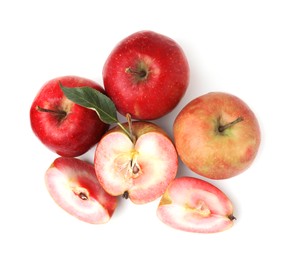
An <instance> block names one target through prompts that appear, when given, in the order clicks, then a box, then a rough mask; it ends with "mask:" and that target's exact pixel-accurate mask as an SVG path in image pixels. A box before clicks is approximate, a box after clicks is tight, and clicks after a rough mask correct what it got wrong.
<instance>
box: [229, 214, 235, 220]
mask: <svg viewBox="0 0 286 260" xmlns="http://www.w3.org/2000/svg"><path fill="white" fill-rule="evenodd" d="M228 218H229V219H230V220H231V221H233V220H236V217H235V216H233V215H230V216H228Z"/></svg>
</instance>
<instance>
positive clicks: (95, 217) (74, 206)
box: [45, 157, 117, 224]
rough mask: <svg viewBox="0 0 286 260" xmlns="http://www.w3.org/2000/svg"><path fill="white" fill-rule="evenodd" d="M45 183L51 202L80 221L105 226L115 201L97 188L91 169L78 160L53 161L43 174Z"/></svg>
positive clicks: (100, 188) (63, 158)
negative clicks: (52, 200)
mask: <svg viewBox="0 0 286 260" xmlns="http://www.w3.org/2000/svg"><path fill="white" fill-rule="evenodd" d="M45 182H46V186H47V189H48V191H49V193H50V195H51V197H52V198H53V199H54V201H55V202H56V203H57V204H58V205H59V206H60V207H61V208H63V209H64V210H65V211H67V212H68V213H69V214H71V215H73V216H74V217H76V218H78V219H80V220H82V221H84V222H87V223H91V224H103V223H106V222H108V221H109V220H110V218H111V216H112V214H113V212H114V210H115V208H116V205H117V198H116V197H113V196H111V195H109V194H108V193H107V192H106V191H105V190H104V189H103V188H102V187H101V186H100V184H99V182H98V180H97V178H96V174H95V172H94V166H93V165H92V164H89V163H87V162H84V161H82V160H79V159H76V158H71V157H59V158H57V159H55V161H54V162H53V163H52V165H51V166H50V167H49V169H48V170H47V171H46V175H45Z"/></svg>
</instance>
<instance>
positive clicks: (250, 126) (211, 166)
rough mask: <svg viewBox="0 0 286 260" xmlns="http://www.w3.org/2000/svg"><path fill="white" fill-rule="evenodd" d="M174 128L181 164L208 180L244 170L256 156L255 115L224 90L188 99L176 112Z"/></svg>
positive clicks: (257, 133)
mask: <svg viewBox="0 0 286 260" xmlns="http://www.w3.org/2000/svg"><path fill="white" fill-rule="evenodd" d="M173 131H174V140H175V146H176V149H177V152H178V154H179V157H180V158H181V159H182V161H183V163H184V164H185V165H187V166H188V167H189V168H190V169H191V170H192V171H194V172H195V173H197V174H199V175H202V176H204V177H208V178H211V179H226V178H230V177H233V176H235V175H238V174H240V173H242V172H244V171H245V170H246V169H247V168H248V167H249V166H250V165H251V164H252V162H253V160H254V159H255V157H256V155H257V152H258V149H259V145H260V139H261V136H260V128H259V124H258V121H257V118H256V117H255V115H254V113H253V112H252V110H251V109H250V108H249V106H248V105H247V104H246V103H245V102H244V101H242V100H241V99H240V98H238V97H236V96H234V95H232V94H229V93H223V92H211V93H208V94H205V95H202V96H200V97H198V98H196V99H194V100H192V101H190V102H189V103H188V104H187V105H185V107H184V108H183V109H182V110H181V111H180V112H179V114H178V115H177V117H176V119H175V121H174V125H173Z"/></svg>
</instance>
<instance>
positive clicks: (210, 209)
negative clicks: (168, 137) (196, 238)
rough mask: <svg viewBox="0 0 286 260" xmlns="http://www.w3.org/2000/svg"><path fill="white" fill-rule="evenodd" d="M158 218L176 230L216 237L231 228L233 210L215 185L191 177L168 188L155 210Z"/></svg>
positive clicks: (178, 179) (173, 182) (176, 181)
mask: <svg viewBox="0 0 286 260" xmlns="http://www.w3.org/2000/svg"><path fill="white" fill-rule="evenodd" d="M157 216H158V218H159V219H160V220H161V221H162V222H163V223H165V224H167V225H169V226H171V227H173V228H175V229H179V230H183V231H188V232H197V233H215V232H220V231H223V230H226V229H229V228H230V227H231V226H232V225H233V220H234V219H235V217H234V216H233V206H232V203H231V202H230V200H229V199H228V197H227V196H226V195H225V194H224V193H223V192H222V191H221V190H219V189H218V188H216V187H215V186H214V185H212V184H210V183H208V182H206V181H203V180H200V179H197V178H192V177H181V178H177V179H175V180H174V181H172V183H171V184H170V185H169V187H168V189H167V190H166V192H165V193H164V195H163V196H162V198H161V201H160V204H159V206H158V209H157Z"/></svg>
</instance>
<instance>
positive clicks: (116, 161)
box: [94, 121, 178, 204]
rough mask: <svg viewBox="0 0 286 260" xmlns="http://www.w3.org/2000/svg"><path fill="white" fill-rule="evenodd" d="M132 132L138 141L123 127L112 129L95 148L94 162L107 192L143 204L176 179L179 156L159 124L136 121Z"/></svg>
mask: <svg viewBox="0 0 286 260" xmlns="http://www.w3.org/2000/svg"><path fill="white" fill-rule="evenodd" d="M123 126H124V127H127V125H126V124H123ZM132 132H133V135H134V136H135V137H136V141H135V143H134V142H132V141H131V139H130V138H129V137H128V136H127V135H126V134H125V133H124V132H123V131H122V129H121V128H119V127H115V128H113V129H111V130H109V131H108V132H107V133H106V134H105V135H104V137H103V138H102V139H101V140H100V142H99V143H98V145H97V147H96V151H95V157H94V165H95V171H96V174H97V178H98V180H99V182H100V184H101V185H102V187H103V188H104V189H105V190H106V191H107V192H108V193H110V194H111V195H113V196H118V195H124V197H129V198H130V200H131V201H132V202H134V203H136V204H143V203H147V202H150V201H153V200H155V199H157V198H159V197H160V196H161V195H162V194H163V193H164V191H165V189H166V188H167V186H168V184H169V183H170V182H171V181H172V180H173V179H174V178H175V176H176V173H177V168H178V155H177V152H176V150H175V147H174V145H173V143H172V141H171V140H170V138H169V137H168V136H167V134H166V133H165V132H164V131H163V130H162V129H161V128H160V127H159V126H157V125H155V124H153V123H149V122H139V121H137V122H133V124H132Z"/></svg>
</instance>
